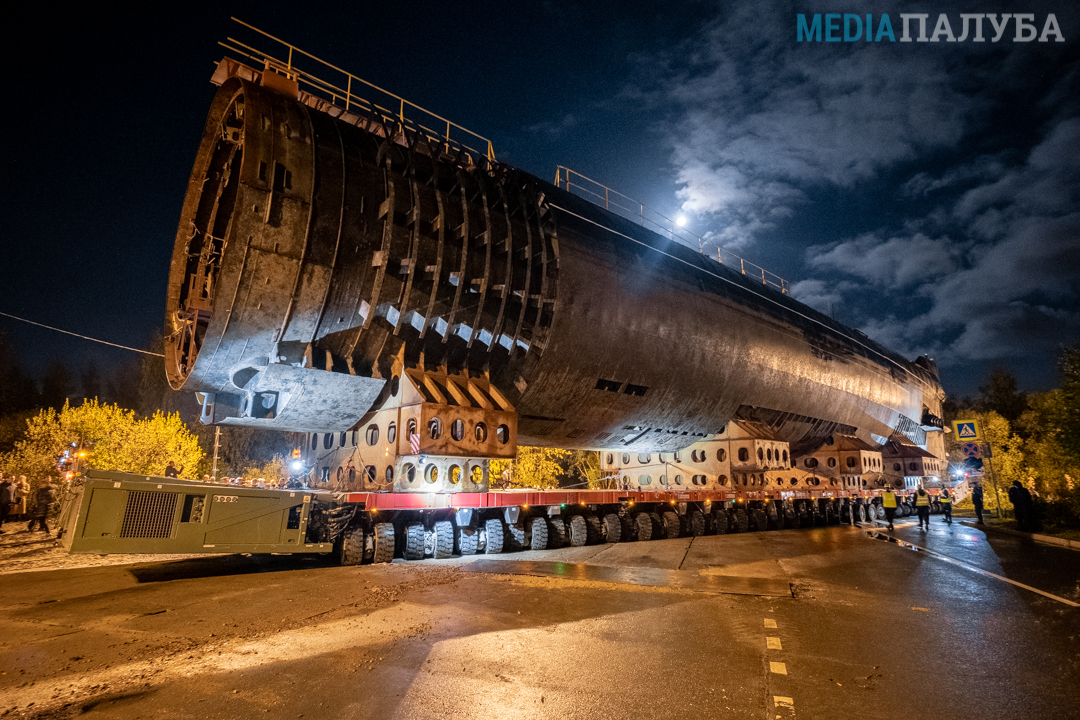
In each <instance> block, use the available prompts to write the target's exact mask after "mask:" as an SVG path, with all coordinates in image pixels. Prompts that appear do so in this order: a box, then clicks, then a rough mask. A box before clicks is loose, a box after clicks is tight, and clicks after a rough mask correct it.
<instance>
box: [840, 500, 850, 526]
mask: <svg viewBox="0 0 1080 720" xmlns="http://www.w3.org/2000/svg"><path fill="white" fill-rule="evenodd" d="M840 522H842V523H844V524H845V525H847V524H848V523H849V522H851V503H843V504H842V505H841V506H840Z"/></svg>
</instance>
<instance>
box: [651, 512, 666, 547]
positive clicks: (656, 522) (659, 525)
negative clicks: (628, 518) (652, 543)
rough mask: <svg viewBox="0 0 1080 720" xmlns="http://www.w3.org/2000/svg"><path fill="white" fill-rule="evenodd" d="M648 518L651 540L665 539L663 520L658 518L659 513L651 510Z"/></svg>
mask: <svg viewBox="0 0 1080 720" xmlns="http://www.w3.org/2000/svg"><path fill="white" fill-rule="evenodd" d="M649 517H650V518H652V537H653V540H659V539H660V538H663V537H666V533H665V530H664V519H663V518H661V517H660V513H658V512H656V511H655V510H652V511H650V512H649Z"/></svg>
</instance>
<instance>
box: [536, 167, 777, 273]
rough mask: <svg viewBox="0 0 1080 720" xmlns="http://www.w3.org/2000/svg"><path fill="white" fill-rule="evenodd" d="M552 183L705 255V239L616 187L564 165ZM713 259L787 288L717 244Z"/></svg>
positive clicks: (751, 263) (753, 264)
mask: <svg viewBox="0 0 1080 720" xmlns="http://www.w3.org/2000/svg"><path fill="white" fill-rule="evenodd" d="M555 186H556V187H560V188H562V189H563V190H566V191H567V192H571V193H574V194H576V195H578V196H579V197H583V198H585V199H586V200H589V201H591V202H594V203H596V204H597V205H600V206H601V207H603V208H604V209H605V210H609V211H611V212H613V213H615V214H616V215H619V216H621V217H624V218H626V219H627V220H632V221H634V222H636V223H638V224H639V225H641V226H642V227H646V228H649V229H651V230H655V231H656V232H659V233H660V234H661V235H668V236H669V237H671V238H672V239H675V238H678V239H680V240H682V241H683V242H686V243H688V244H693V243H694V242H696V243H697V246H698V252H700V253H702V254H705V244H706V242H707V241H706V240H705V239H704V238H702V237H700V236H698V235H695V234H694V233H692V232H690V231H689V230H687V229H686V228H684V227H682V226H680V225H679V224H678V222H676V221H675V220H672V219H671V218H669V217H668V216H666V215H664V214H663V213H659V212H657V211H655V210H652V209H650V208H648V207H646V206H645V205H644V204H643V203H640V202H638V201H637V200H634V199H633V198H631V197H628V196H626V195H623V194H622V193H621V192H619V191H617V190H612V189H611V188H609V187H608V186H607V185H604V184H603V183H599V182H597V181H595V180H593V179H592V178H588V177H586V176H584V175H582V174H581V173H579V172H577V171H575V170H571V169H570V168H568V167H566V166H564V165H560V166H559V167H558V168H557V169H556V170H555ZM716 261H717V262H718V263H720V264H721V265H728V266H732V265H735V264H736V263H737V264H738V267H739V271H740V272H741V273H742V274H743V275H747V276H749V277H752V278H755V279H757V278H758V277H760V278H761V284H762V285H766V286H772V287H774V288H776V289H777V290H779V291H780V292H781V293H784V294H787V293H788V291H789V289H790V285H789V284H788V282H787V280H785V279H784V278H782V277H780V276H779V275H777V274H776V273H774V272H771V271H769V270H766V269H765V268H763V267H761V266H760V265H758V264H757V263H753V262H750V261H749V260H747V259H745V258H742V257H739V256H738V255H736V254H735V253H733V252H730V251H726V250H722V249H721V248H720V247H717V248H716Z"/></svg>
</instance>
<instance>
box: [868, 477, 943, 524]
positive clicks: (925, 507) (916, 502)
mask: <svg viewBox="0 0 1080 720" xmlns="http://www.w3.org/2000/svg"><path fill="white" fill-rule="evenodd" d="M896 502H897V500H896V493H894V492H893V491H892V488H885V490H884V491H883V492H882V493H881V507H882V508H884V509H885V520H887V521H888V523H889V529H890V530H895V529H896V528H894V527H893V519H894V518H895V517H896ZM938 502H939V503H940V504H941V510H942V513H943V514H944V518H943V519H942V522H947V523H950V524H951V523H952V495H951V494H950V493H949V490H948V489H947V488H943V489H942V491H941V492H940V493H939V494H938ZM908 503H909V504H910V505H912V506H914V508H915V513H916V514H917V515H918V516H919V529H920V530H929V529H930V493H928V492H926V488H921V487H920V488H919V489H918V490H916V491H915V494H914V495H912V496H911V497H909V498H908Z"/></svg>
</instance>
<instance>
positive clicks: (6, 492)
mask: <svg viewBox="0 0 1080 720" xmlns="http://www.w3.org/2000/svg"><path fill="white" fill-rule="evenodd" d="M14 502H15V483H13V482H11V480H9V479H8V478H6V477H4V476H3V474H0V532H4V521H5V520H7V517H8V512H10V511H11V505H12V503H14Z"/></svg>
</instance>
